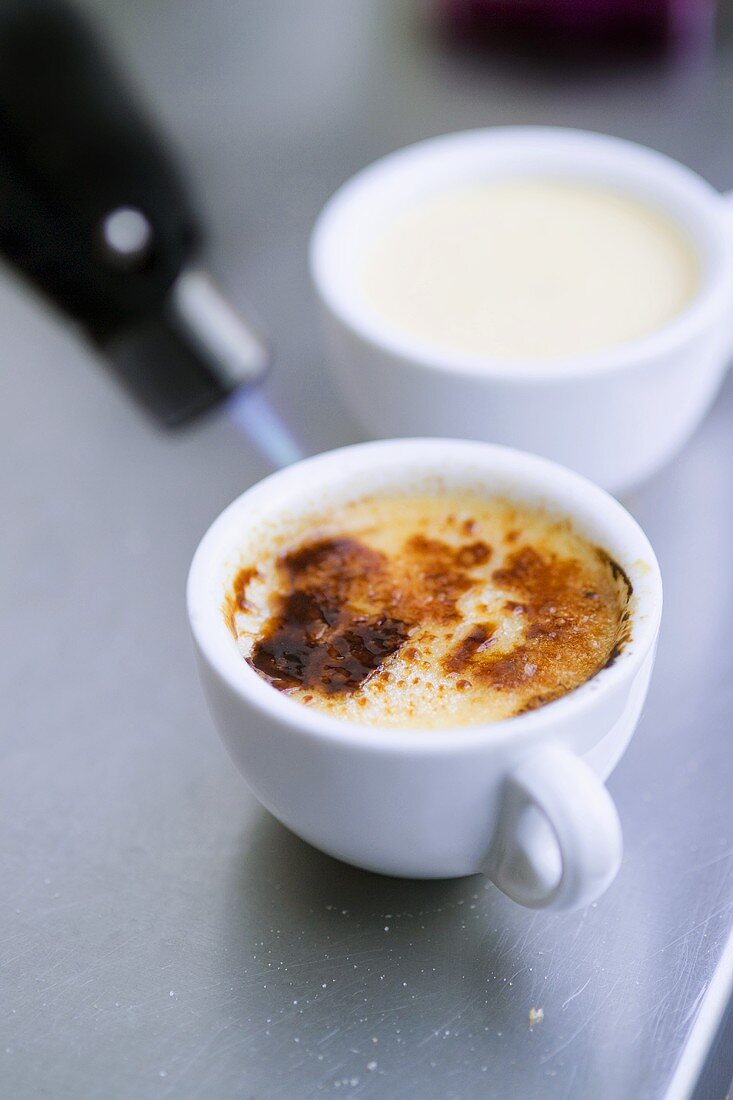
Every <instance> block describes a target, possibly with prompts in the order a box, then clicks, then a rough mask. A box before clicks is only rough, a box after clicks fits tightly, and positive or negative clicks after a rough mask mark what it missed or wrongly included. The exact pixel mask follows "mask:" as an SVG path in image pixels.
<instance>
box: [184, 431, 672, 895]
mask: <svg viewBox="0 0 733 1100" xmlns="http://www.w3.org/2000/svg"><path fill="white" fill-rule="evenodd" d="M451 490H469V491H473V492H477V493H480V494H482V495H487V496H490V497H503V498H506V499H509V500H512V501H516V502H517V503H518V504H520V505H525V506H527V507H533V508H545V509H547V510H548V512H550V513H551V514H553V515H559V516H567V517H570V518H571V519H572V521H573V525H574V528H575V529H576V530H577V532H578V534H580V535H581V536H583V537H585V538H587V539H588V540H589V541H591V542H592V543H593V544H595V545H598V546H600V547H602V548H603V549H604V550H606V551H607V552H608V553H609V554H610V555H611V557H612V558H613V559H614V560H615V561H617V562H618V563H619V564H620V565H621V566H622V568H623V569H624V570H625V571H626V572H627V573H628V576H629V578H630V580H631V583H632V585H633V596H632V604H631V628H632V629H631V638H630V641H629V642H628V644H627V645H626V646H625V647H624V648H623V650H622V652H621V653H620V655H619V657H618V659H617V660H616V661H615V662H614V663H613V664H612V665H611V666H610V667H607V668H605V669H604V670H602V671H601V672H600V673H598V674H597V675H596V676H595V677H593V678H592V679H591V680H589V681H587V682H586V683H584V684H583V685H581V686H580V687H579V688H577V689H576V690H575V691H573V692H571V693H569V694H567V695H565V696H563V697H562V698H560V699H558V700H556V701H555V702H552V703H549V704H547V705H545V706H542V707H540V708H538V709H537V710H535V711H532V712H530V713H527V714H522V715H519V716H518V717H514V718H509V719H504V720H502V721H499V722H495V723H493V724H485V725H479V726H464V727H459V728H454V729H448V730H445V729H438V730H435V729H433V730H429V729H428V730H420V729H393V728H389V729H387V728H383V727H381V728H380V727H375V726H362V725H357V724H354V723H350V722H347V721H345V720H341V719H338V718H334V717H331V716H329V715H327V714H324V713H321V712H319V711H316V710H314V709H312V708H310V707H307V706H304V705H302V704H300V703H298V702H296V701H294V700H292V699H290V698H288V697H287V695H284V694H283V693H281V692H279V691H277V690H276V689H274V688H273V687H272V686H271V685H270V684H268V683H267V682H266V681H265V680H263V679H262V678H261V677H260V676H259V675H258V674H257V673H256V672H255V671H254V670H253V669H252V668H250V667H249V666H248V665H247V663H246V662H245V661H244V660H243V658H242V656H241V654H240V651H239V649H238V647H237V644H236V642H235V640H234V638H233V636H232V633H231V631H230V629H229V626H228V624H227V622H226V621H225V617H224V615H223V614H222V605H223V603H224V597H225V594H226V593H227V591H228V588H229V585H230V583H231V580H232V578H233V576H234V573H235V572H236V570H237V568H238V567H239V565H240V564H241V552H242V550H243V548H244V547H245V546H246V543H247V539H248V537H249V536H250V533H251V532H253V531H258V530H261V529H262V524H263V523H264V524H266V523H267V522H268V521H269V522H273V523H276V522H282V520H283V518H284V517H287V518H288V519H289V520H290V521H293V520H294V521H296V522H297V518H298V517H299V516H306V515H308V514H323V513H324V512H328V511H329V510H330V509H333V510H335V509H337V508H338V505H339V503H342V502H344V501H346V500H358V499H360V498H362V497H363V496H365V495H367V494H378V493H379V492H380V491H381V492H395V491H402V492H409V491H428V492H433V491H434V492H441V491H451ZM188 608H189V616H190V621H191V626H192V630H193V635H194V639H195V642H196V648H197V652H198V657H199V666H200V670H201V676H202V681H203V684H204V688H205V691H206V695H207V698H208V701H209V705H210V708H211V711H212V714H213V716H214V719H215V721H216V723H217V726H218V727H219V730H220V732H221V734H222V737H223V739H224V742H225V744H226V746H227V748H228V750H229V752H230V754H231V756H232V758H233V760H234V761H235V763H236V765H237V766H238V768H239V769H240V770H241V771H242V773H243V775H244V776H245V778H246V779H247V782H248V784H249V785H250V787H251V789H252V791H253V792H254V793H255V795H256V796H257V798H258V799H259V800H260V802H261V803H262V804H263V805H264V806H265V807H266V808H267V809H269V810H270V811H271V812H272V813H273V814H274V815H275V816H276V817H277V818H278V819H279V820H280V821H281V822H282V823H283V824H285V825H286V826H287V827H288V828H290V829H291V830H292V831H293V832H295V833H297V834H298V835H299V836H300V837H302V838H303V839H304V840H307V841H309V842H310V843H311V844H313V845H314V846H316V847H318V848H320V849H322V850H323V851H325V852H327V853H328V854H330V855H333V856H335V857H337V858H339V859H341V860H344V861H346V862H348V863H352V864H354V865H356V866H359V867H363V868H365V869H367V870H373V871H378V872H382V873H384V874H389V875H400V876H406V877H414V878H449V877H456V876H460V875H467V874H472V873H475V872H476V871H479V870H485V871H486V872H487V873H488V874H489V875H490V876H491V877H492V879H493V880H494V881H495V882H497V884H498V885H500V887H501V888H502V889H503V890H504V891H505V893H508V894H509V895H510V896H511V897H513V898H515V900H519V901H522V902H523V903H524V904H528V905H532V906H538V907H539V906H548V905H552V906H554V907H569V906H573V905H577V904H582V903H584V902H586V901H589V900H592V899H593V897H595V896H598V894H599V893H600V892H601V891H602V890H603V889H604V888H605V886H606V885H607V884H608V882H609V881H610V880H611V879H612V878H613V875H614V874H615V871H616V869H617V866H618V862H619V860H620V832H619V826H618V818H617V815H616V811H615V808H614V807H613V803H612V802H611V799H610V796H609V795H608V793H607V791H606V790H605V787H604V786H603V783H602V780H603V779H604V778H605V777H606V775H607V774H608V773H609V772H610V770H611V768H612V767H613V766H614V765H615V763H616V761H617V759H618V758H619V756H620V755H621V753H622V752H623V749H624V747H625V745H626V743H627V742H628V739H629V737H630V736H631V734H632V732H633V729H634V726H635V725H636V722H637V720H638V715H639V711H640V709H641V704H642V702H643V698H644V696H645V694H646V687H647V684H648V680H649V675H650V672H651V666H652V663H653V660H654V649H655V642H656V637H657V633H658V629H659V621H660V615H661V580H660V576H659V569H658V566H657V563H656V559H655V557H654V553H653V551H652V549H651V547H650V545H649V543H648V541H647V539H646V537H645V536H644V534H643V532H642V531H641V530H640V528H639V527H638V525H637V524H636V522H635V521H634V520H633V519H632V517H631V516H630V515H629V514H628V513H627V512H626V511H625V509H623V508H622V507H621V505H620V504H618V502H617V501H615V500H613V498H611V497H609V496H608V495H607V494H606V493H604V492H603V491H602V490H600V489H598V488H597V487H596V486H594V485H592V484H591V483H589V482H587V481H586V480H585V479H583V478H580V477H578V476H577V475H575V474H573V473H571V472H570V471H568V470H564V469H562V468H561V467H558V466H556V465H555V464H553V463H550V462H547V461H545V460H543V459H540V458H537V457H535V456H531V455H526V454H522V453H519V452H516V451H511V450H509V449H506V448H502V447H492V446H489V445H487V444H481V443H470V442H465V441H456V440H433V439H430V440H397V441H384V442H374V443H367V444H361V445H358V446H355V447H348V448H344V449H342V450H340V451H334V452H330V453H327V454H324V455H319V456H317V457H315V458H312V459H308V460H306V461H304V462H302V463H298V464H297V465H295V466H291V467H289V468H287V469H285V470H282V471H280V472H278V473H276V474H273V475H272V476H271V477H269V478H266V479H265V480H264V481H263V482H260V483H259V484H258V485H255V486H254V487H253V488H251V489H249V490H248V491H247V492H246V493H244V494H243V495H242V496H241V497H239V498H238V499H237V500H236V501H234V503H233V504H232V505H230V507H229V508H227V509H226V510H225V511H224V512H223V513H222V515H221V516H219V518H218V519H217V520H215V522H214V523H213V524H212V526H211V528H210V529H209V531H208V532H207V533H206V535H205V536H204V538H203V540H202V542H201V544H200V546H199V548H198V550H197V552H196V555H195V557H194V560H193V563H192V566H191V571H190V575H189V583H188ZM527 807H532V808H533V813H532V814H531V815H530V816H531V817H534V818H535V820H537V818H538V815H539V818H540V819H541V825H542V829H541V830H540V832H541V833H542V837H541V843H540V844H539V848H540V849H542V850H541V851H540V850H538V843H537V842H536V841H532V842H531V843H529V847H528V842H527V837H526V835H525V834H524V833H523V832H522V830H523V829H524V826H523V825H522V824H521V822H522V820H523V819H524V818H525V817H526V814H525V810H526V808H527ZM534 832H535V833H537V829H536V828H535V830H534ZM548 845H549V848H550V849H551V850H552V852H555V855H554V856H553V855H552V854H551V855H550V856H549V857H548V856H547V850H548ZM548 859H549V861H550V862H549V863H548ZM558 859H559V863H558ZM553 860H554V862H552V861H553ZM560 864H561V865H562V871H561V873H560V875H559V879H558V881H555V882H549V881H548V873H547V867H548V866H551V867H552V868H554V869H555V871H557V868H558V867H559V865H560Z"/></svg>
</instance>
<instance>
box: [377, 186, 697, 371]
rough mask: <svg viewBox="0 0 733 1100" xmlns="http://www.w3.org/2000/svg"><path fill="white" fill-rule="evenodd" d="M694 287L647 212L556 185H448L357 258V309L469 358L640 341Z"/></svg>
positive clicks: (691, 254)
mask: <svg viewBox="0 0 733 1100" xmlns="http://www.w3.org/2000/svg"><path fill="white" fill-rule="evenodd" d="M699 284H700V265H699V261H698V257H697V254H696V252H695V249H694V247H693V244H692V241H691V240H690V239H689V238H688V236H687V234H686V233H685V232H683V230H682V228H681V227H680V226H678V225H677V224H676V223H675V222H674V221H673V220H672V219H671V218H669V217H668V216H667V215H666V214H665V213H664V212H663V211H662V210H661V209H658V208H656V207H654V206H653V205H651V204H648V203H646V202H641V201H639V200H637V199H635V198H632V197H631V196H629V195H625V194H622V193H620V192H618V193H617V192H615V191H612V190H607V189H606V188H603V187H598V186H594V185H591V184H586V183H581V182H572V181H564V180H559V179H533V178H532V179H513V180H503V181H500V182H491V181H487V182H484V183H480V182H479V183H473V184H467V185H464V186H455V187H452V188H448V189H446V190H444V191H439V192H438V193H436V194H434V195H432V196H430V197H428V198H425V199H422V200H420V201H417V202H415V203H414V204H413V205H410V206H407V207H406V208H405V209H404V210H403V211H401V212H400V213H399V214H398V215H397V216H396V217H395V218H394V219H393V220H392V221H391V222H387V223H386V224H385V226H384V227H383V229H382V230H381V231H378V232H377V233H376V234H375V237H374V240H373V241H372V242H371V244H370V245H369V247H368V248H367V250H366V252H365V255H364V258H363V263H362V270H361V277H360V285H361V293H362V296H363V299H364V302H365V304H366V305H367V306H368V307H369V308H370V309H371V310H372V311H373V312H374V313H375V314H376V315H378V316H379V317H380V318H381V320H382V321H383V322H385V323H386V324H387V325H388V326H389V327H390V328H391V329H392V330H393V331H394V332H395V334H399V335H400V336H402V337H407V338H411V339H414V340H418V341H419V342H420V343H421V344H423V345H425V346H429V347H431V348H433V349H435V350H436V351H440V352H444V353H453V354H460V355H468V356H475V357H483V358H500V359H513V360H517V359H540V360H542V359H556V358H558V357H562V356H574V355H587V354H593V353H594V352H599V351H604V350H606V349H608V348H613V347H617V346H619V345H621V344H624V343H627V342H628V341H631V340H636V339H639V338H640V337H644V336H648V335H649V334H650V333H652V332H654V331H655V330H657V329H659V328H661V327H662V326H663V325H666V324H667V323H668V322H669V321H671V320H672V319H673V318H674V317H675V316H677V314H679V313H680V312H681V311H682V310H683V309H684V308H685V306H687V305H688V303H689V302H690V301H691V299H692V298H693V297H694V295H695V294H696V292H697V289H698V286H699Z"/></svg>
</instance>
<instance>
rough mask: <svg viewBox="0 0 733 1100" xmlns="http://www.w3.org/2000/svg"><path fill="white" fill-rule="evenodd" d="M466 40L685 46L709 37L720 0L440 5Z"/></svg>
mask: <svg viewBox="0 0 733 1100" xmlns="http://www.w3.org/2000/svg"><path fill="white" fill-rule="evenodd" d="M439 2H440V8H441V10H442V14H443V16H444V19H445V22H446V24H447V26H448V27H449V28H450V29H451V30H452V31H454V32H457V33H459V34H461V36H469V37H473V36H474V35H475V36H483V37H485V36H486V34H487V33H490V32H491V30H493V29H499V30H517V31H530V32H532V31H554V32H557V33H559V34H560V35H561V36H562V37H563V38H573V37H578V38H593V39H594V40H603V39H613V40H615V41H619V40H626V41H628V42H629V43H631V44H633V43H635V42H639V41H642V40H643V41H645V42H659V43H665V42H670V43H685V42H689V41H697V40H699V39H700V38H704V37H707V36H708V35H709V34H710V33H711V32H712V28H713V23H714V13H715V0H439Z"/></svg>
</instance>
